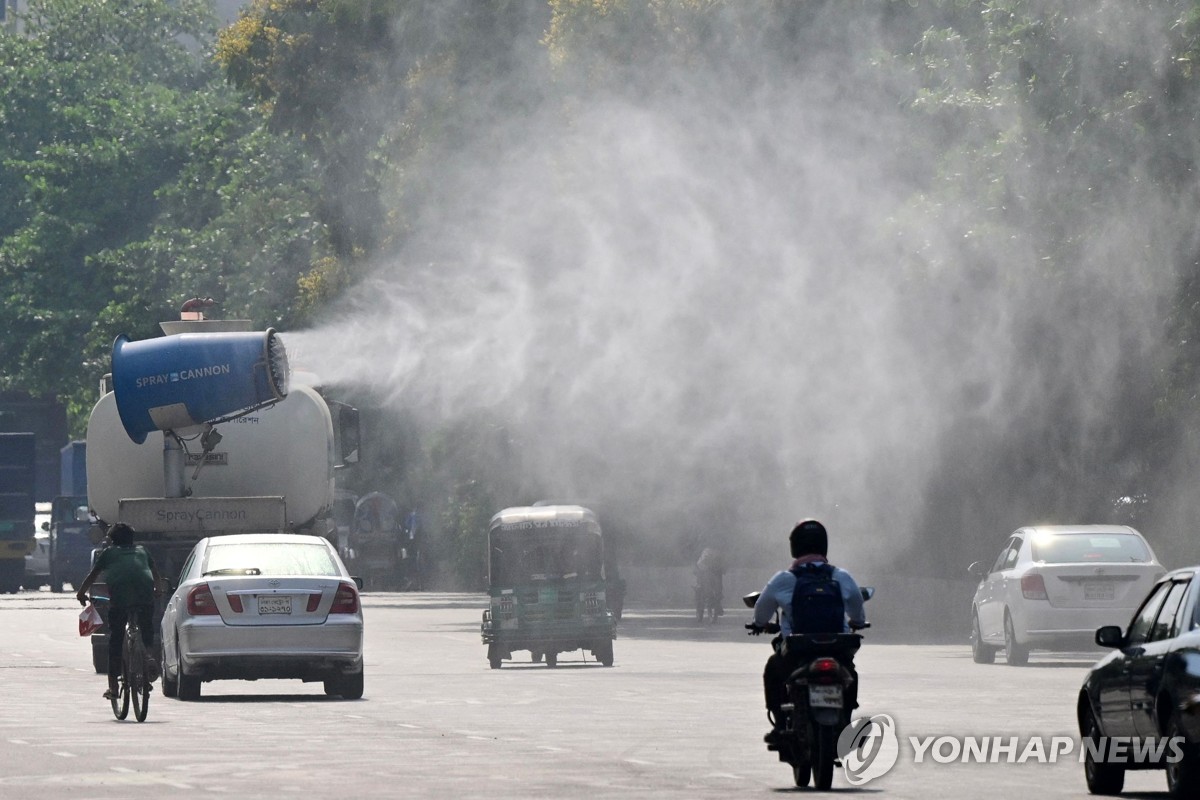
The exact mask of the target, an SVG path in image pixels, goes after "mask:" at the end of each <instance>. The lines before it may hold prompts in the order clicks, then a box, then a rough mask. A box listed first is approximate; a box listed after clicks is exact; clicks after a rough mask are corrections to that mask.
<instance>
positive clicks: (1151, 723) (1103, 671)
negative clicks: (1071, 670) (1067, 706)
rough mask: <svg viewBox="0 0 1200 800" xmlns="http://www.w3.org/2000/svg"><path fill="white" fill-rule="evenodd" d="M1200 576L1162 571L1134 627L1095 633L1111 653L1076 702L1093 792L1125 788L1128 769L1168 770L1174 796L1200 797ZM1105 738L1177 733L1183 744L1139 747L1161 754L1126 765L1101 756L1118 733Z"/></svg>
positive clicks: (1199, 571) (1149, 738)
mask: <svg viewBox="0 0 1200 800" xmlns="http://www.w3.org/2000/svg"><path fill="white" fill-rule="evenodd" d="M1197 575H1200V566H1198V567H1188V568H1186V569H1177V570H1175V571H1174V572H1171V573H1168V574H1167V575H1164V576H1163V577H1162V578H1160V579H1159V580H1158V581H1157V582H1156V583H1155V584H1154V586H1153V588H1151V590H1150V593H1149V594H1148V595H1147V596H1146V599H1145V600H1143V601H1142V604H1141V606H1140V607H1139V608H1138V610H1137V612H1136V613H1135V614H1134V615H1133V619H1132V621H1131V622H1130V623H1129V628H1128V630H1126V631H1122V630H1121V629H1120V628H1119V627H1117V626H1116V625H1106V626H1105V627H1103V628H1100V629H1099V630H1097V631H1096V644H1098V645H1100V646H1101V647H1111V648H1113V652H1111V653H1109V654H1108V655H1107V656H1105V657H1104V658H1103V659H1101V660H1100V661H1099V662H1097V664H1096V665H1095V666H1093V667H1092V668H1091V670H1090V671H1089V672H1088V676H1087V679H1086V680H1085V681H1084V683H1083V689H1082V690H1081V691H1080V693H1079V704H1078V707H1077V716H1078V718H1079V732H1080V736H1081V738H1082V739H1083V740H1084V741H1083V745H1084V746H1085V748H1084V752H1085V758H1084V772H1085V776H1086V778H1087V785H1088V789H1089V790H1090V791H1091V792H1092V793H1093V794H1118V793H1120V791H1121V789H1122V787H1123V786H1124V784H1125V772H1126V770H1129V769H1166V771H1167V785H1168V788H1169V789H1170V791H1171V794H1172V796H1174V797H1189V798H1195V797H1200V602H1198V601H1200V579H1197V577H1196V576H1197ZM1106 737H1127V738H1126V739H1123V740H1122V741H1129V742H1133V743H1141V744H1144V745H1148V744H1152V743H1158V744H1160V745H1165V743H1166V742H1168V741H1169V740H1170V739H1171V738H1172V737H1183V746H1182V747H1181V748H1174V747H1169V746H1162V747H1160V748H1158V749H1157V750H1156V749H1155V748H1153V747H1149V748H1146V749H1143V750H1141V752H1142V754H1143V755H1145V754H1146V753H1151V754H1157V755H1158V756H1159V757H1153V756H1152V757H1150V758H1144V757H1143V758H1141V759H1134V758H1128V759H1126V760H1125V763H1120V760H1119V759H1118V760H1117V761H1114V760H1113V759H1111V758H1105V757H1103V756H1100V757H1096V748H1097V747H1098V746H1099V745H1100V744H1101V743H1105V744H1108V745H1111V744H1112V738H1109V739H1107V740H1106ZM1089 739H1090V740H1091V742H1090V743H1089V742H1088V740H1089ZM1089 744H1090V745H1091V746H1090V747H1089V746H1088V745H1089ZM1134 749H1136V748H1135V747H1134V746H1130V747H1129V750H1130V751H1133V750H1134ZM1180 755H1182V757H1179V756H1180ZM1137 761H1140V763H1135V762H1137Z"/></svg>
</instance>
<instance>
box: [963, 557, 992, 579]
mask: <svg viewBox="0 0 1200 800" xmlns="http://www.w3.org/2000/svg"><path fill="white" fill-rule="evenodd" d="M967 572H969V573H971V574H972V575H974V576H975V577H976V578H982V577H984V576H985V575H987V571H986V570H984V568H983V562H982V561H973V562H972V563H971V566H969V567H967Z"/></svg>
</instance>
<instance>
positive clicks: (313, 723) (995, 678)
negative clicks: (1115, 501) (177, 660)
mask: <svg viewBox="0 0 1200 800" xmlns="http://www.w3.org/2000/svg"><path fill="white" fill-rule="evenodd" d="M483 607H484V599H483V598H482V597H481V596H478V595H465V594H435V593H421V594H386V593H380V594H366V595H364V608H365V615H366V622H367V658H366V665H367V673H366V693H365V696H364V698H363V699H362V700H360V701H343V700H339V699H328V698H326V697H325V696H324V695H323V693H322V691H321V686H320V684H302V683H300V682H292V681H258V682H253V683H251V682H242V681H238V682H219V683H209V684H205V685H204V688H203V696H202V699H201V700H200V702H197V703H183V702H180V701H177V700H167V699H165V698H163V697H162V695H161V694H159V693H158V692H157V691H156V692H155V693H154V694H153V695H152V696H151V705H150V716H149V719H148V720H147V721H146V722H145V723H142V724H138V723H136V722H133V721H132V714H131V715H130V720H129V721H126V722H117V721H116V720H114V719H113V717H112V713H111V711H110V709H109V707H108V702H107V701H105V700H103V699H102V698H101V693H102V692H103V689H104V678H103V677H102V676H100V675H97V674H95V673H94V672H93V670H92V665H91V655H90V650H89V648H88V645H87V643H86V641H85V640H82V639H80V638H79V637H78V636H77V631H76V616H77V614H78V611H79V607H78V605H76V604H75V602H74V599H73V598H72V597H71V596H70V595H53V594H50V593H49V592H48V591H45V590H43V591H41V592H32V593H23V594H20V595H6V596H2V597H0V641H3V643H4V644H3V648H0V679H3V681H4V687H3V692H2V694H0V697H3V701H4V706H5V708H4V710H3V714H2V715H0V797H13V798H21V799H22V800H36V799H37V798H65V797H70V798H72V799H73V800H83V799H84V798H110V797H111V798H116V797H119V798H164V797H184V796H187V797H194V796H197V795H208V796H214V797H238V798H243V797H267V796H270V797H303V798H313V797H323V798H324V797H345V798H369V797H379V798H396V797H415V798H442V797H445V798H459V797H471V798H531V797H534V798H564V797H580V798H588V800H595V799H596V798H609V797H623V798H624V797H636V798H687V799H688V800H695V798H730V797H739V798H747V797H760V798H774V797H778V796H779V795H780V793H786V794H791V793H793V787H792V781H791V772H790V770H789V769H788V768H787V766H786V765H783V764H780V763H779V762H778V761H777V760H776V759H775V756H774V754H772V753H769V752H767V751H766V749H765V748H764V746H763V745H762V743H761V737H762V734H763V733H764V732H765V731H766V729H767V723H766V720H765V716H764V713H763V711H762V708H761V677H760V676H761V668H762V662H763V660H764V659H765V657H766V654H767V642H766V640H765V639H750V638H749V637H747V636H745V635H744V631H742V630H741V622H742V620H741V619H740V616H738V615H737V614H736V613H734V614H732V615H731V616H726V617H724V618H723V619H722V620H721V621H720V622H719V623H717V624H716V625H705V626H700V625H697V624H696V623H695V622H694V621H693V620H692V618H691V615H690V613H689V612H688V611H685V610H680V611H668V610H652V609H636V608H634V609H630V610H629V611H628V613H627V614H626V617H625V619H624V620H623V621H622V623H621V625H620V628H619V633H620V637H619V638H618V640H617V642H616V664H615V665H614V666H613V667H612V668H604V667H602V666H600V665H598V664H596V663H595V662H593V661H591V660H590V659H589V660H588V661H586V662H585V661H584V660H583V654H582V653H580V652H576V653H574V654H569V653H568V654H563V655H562V656H560V661H559V666H558V667H557V668H553V669H552V668H550V667H547V666H546V665H545V664H532V663H529V662H528V661H519V662H506V663H505V665H504V667H503V668H502V669H500V670H490V669H488V664H487V660H486V658H485V649H484V647H483V645H482V644H481V643H480V640H479V618H480V612H481V609H482V608H483ZM871 633H872V632H870V631H869V632H868V639H869V638H870V635H871ZM517 656H518V658H526V657H527V656H528V654H527V653H519V654H517ZM1092 657H1093V655H1092V654H1087V655H1080V656H1074V657H1054V658H1050V657H1039V656H1038V655H1037V654H1035V655H1034V657H1033V659H1032V663H1031V666H1029V667H1025V668H1010V667H1008V666H1006V665H1005V664H1004V663H1003V657H1002V656H1001V657H1000V658H999V659H998V660H997V662H998V663H997V664H996V665H993V666H981V665H976V664H974V663H972V661H971V659H970V655H969V651H968V649H967V647H966V646H965V645H963V646H961V647H954V646H917V645H898V644H886V645H885V644H872V643H871V642H870V641H868V643H867V644H866V645H865V646H864V647H863V649H862V651H861V652H860V654H859V657H858V667H859V672H860V674H861V676H862V679H863V686H862V691H861V695H860V701H861V705H862V708H861V709H860V711H861V712H862V713H867V714H887V715H889V716H890V717H892V718H893V719H894V720H895V721H896V725H897V729H898V733H899V737H898V740H897V741H898V746H899V751H898V761H897V763H896V765H895V767H894V769H892V770H891V771H890V772H888V773H887V774H885V775H883V776H881V777H878V778H876V779H874V780H872V781H870V782H868V783H866V784H864V785H862V786H859V787H854V786H851V785H850V784H849V783H848V782H847V779H846V776H845V775H844V774H843V773H842V772H841V771H839V772H838V773H836V774H835V778H834V787H833V793H835V794H841V795H843V796H849V795H854V794H863V795H868V796H873V797H880V798H941V797H970V798H993V797H995V798H1012V797H1031V798H1032V797H1037V798H1043V797H1054V798H1060V797H1085V796H1087V792H1086V788H1085V786H1084V783H1083V774H1082V768H1081V766H1080V765H1079V763H1078V761H1077V759H1076V757H1075V754H1071V755H1070V756H1069V757H1066V758H1062V759H1060V760H1059V761H1058V763H1053V764H1051V763H1037V762H1036V761H1030V762H1027V763H1024V764H1015V763H994V764H990V763H985V764H977V763H969V764H963V763H952V764H937V763H932V762H931V761H930V760H929V758H928V757H927V758H926V761H925V763H922V764H917V763H914V758H915V756H914V751H913V748H912V747H911V746H910V744H909V742H908V739H909V737H916V738H918V739H923V738H925V737H928V736H961V735H974V736H977V737H978V736H992V737H995V736H1003V737H1010V736H1017V737H1019V738H1020V739H1021V741H1022V743H1024V742H1025V741H1026V740H1028V739H1029V738H1030V737H1034V736H1043V737H1046V738H1047V740H1049V737H1051V736H1064V737H1074V735H1075V730H1074V711H1073V709H1074V702H1075V697H1076V694H1077V692H1078V690H1079V685H1080V683H1081V681H1082V679H1083V675H1084V673H1085V671H1086V669H1087V667H1088V665H1089V664H1090V661H1091V659H1092ZM156 688H157V687H156ZM1076 744H1077V743H1076ZM947 747H948V746H947ZM946 752H949V751H948V749H943V753H946ZM1126 788H1127V790H1128V792H1129V793H1131V794H1133V795H1134V796H1137V797H1165V796H1166V793H1165V788H1166V781H1165V777H1164V775H1163V773H1162V772H1157V771H1156V772H1144V773H1134V774H1131V775H1130V776H1129V779H1128V780H1127V783H1126ZM804 793H805V794H808V793H811V792H804Z"/></svg>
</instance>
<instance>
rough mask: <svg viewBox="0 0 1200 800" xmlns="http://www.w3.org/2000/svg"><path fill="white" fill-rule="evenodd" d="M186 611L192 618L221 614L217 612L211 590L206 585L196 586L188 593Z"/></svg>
mask: <svg viewBox="0 0 1200 800" xmlns="http://www.w3.org/2000/svg"><path fill="white" fill-rule="evenodd" d="M187 611H188V613H189V614H191V615H192V616H193V617H202V616H205V615H208V614H220V613H221V612H220V611H218V610H217V601H216V600H214V599H213V595H212V589H210V588H208V584H207V583H199V584H196V585H195V586H193V587H192V589H191V591H189V592H188V595H187Z"/></svg>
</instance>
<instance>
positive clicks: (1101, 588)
mask: <svg viewBox="0 0 1200 800" xmlns="http://www.w3.org/2000/svg"><path fill="white" fill-rule="evenodd" d="M1116 597H1117V592H1116V587H1114V586H1113V583H1112V581H1085V582H1084V584H1083V599H1084V600H1115V599H1116Z"/></svg>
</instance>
